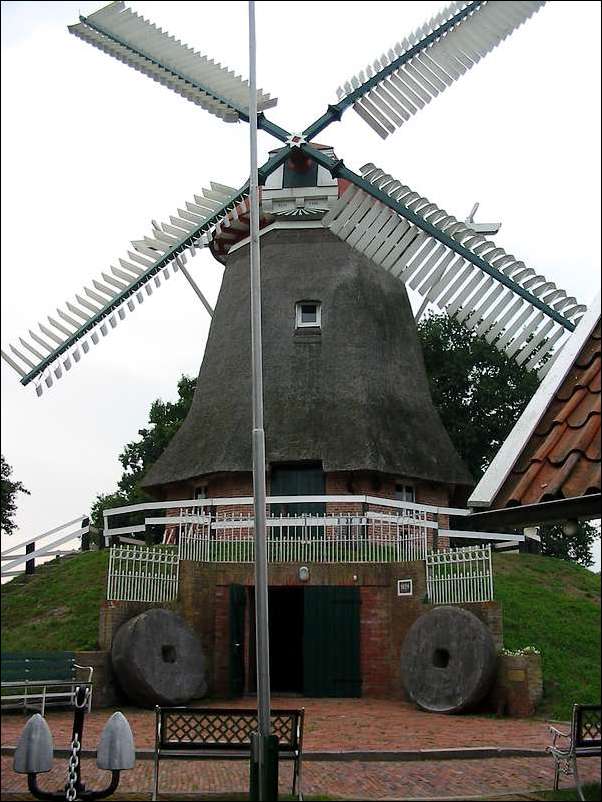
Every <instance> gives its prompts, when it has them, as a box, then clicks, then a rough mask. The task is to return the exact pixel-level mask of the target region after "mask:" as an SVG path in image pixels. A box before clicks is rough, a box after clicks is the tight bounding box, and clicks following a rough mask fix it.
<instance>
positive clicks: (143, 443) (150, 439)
mask: <svg viewBox="0 0 602 802" xmlns="http://www.w3.org/2000/svg"><path fill="white" fill-rule="evenodd" d="M195 387H196V379H191V378H189V377H188V376H182V378H181V379H180V381H179V382H178V399H177V401H175V402H174V403H172V402H171V401H162V400H161V399H160V398H158V399H157V400H156V401H153V404H152V406H151V408H150V412H149V416H148V421H149V425H148V426H147V427H146V428H144V429H139V431H138V434H139V435H140V438H139V439H138V440H134V441H132V442H131V443H127V444H126V445H125V446H124V449H123V451H122V452H121V454H120V455H119V461H120V462H121V465H122V467H123V473H122V475H121V479H120V480H119V482H118V485H117V490H116V491H115V492H114V493H107V494H104V493H101V494H100V495H98V496H97V497H96V501H95V502H94V504H93V506H92V512H91V519H92V524H93V525H94V526H95V527H97V528H98V529H102V527H103V518H102V513H103V510H104V509H107V508H109V507H123V506H126V505H128V504H138V503H141V502H143V501H148V500H149V496H148V495H147V494H146V493H144V491H142V490H141V489H140V487H139V484H140V481H141V479H142V477H143V476H144V474H145V473H146V472H147V471H148V469H149V468H150V467H151V465H153V463H154V462H156V460H157V459H158V458H159V457H160V456H161V454H162V453H163V451H164V450H165V448H166V447H167V445H168V443H169V441H170V440H171V438H172V437H173V436H174V434H175V433H176V432H177V431H178V429H179V428H180V426H181V424H182V422H183V420H184V418H185V417H186V415H187V414H188V410H189V409H190V405H191V404H192V398H193V395H194V388H195ZM125 523H126V522H125V521H124V522H123V524H124V525H125ZM128 523H129V522H128Z"/></svg>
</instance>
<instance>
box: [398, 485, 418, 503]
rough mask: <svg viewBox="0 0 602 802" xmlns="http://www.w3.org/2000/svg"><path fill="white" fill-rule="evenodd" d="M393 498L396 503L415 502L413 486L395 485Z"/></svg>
mask: <svg viewBox="0 0 602 802" xmlns="http://www.w3.org/2000/svg"><path fill="white" fill-rule="evenodd" d="M395 498H396V499H397V500H398V501H416V494H415V492H414V485H403V484H396V485H395Z"/></svg>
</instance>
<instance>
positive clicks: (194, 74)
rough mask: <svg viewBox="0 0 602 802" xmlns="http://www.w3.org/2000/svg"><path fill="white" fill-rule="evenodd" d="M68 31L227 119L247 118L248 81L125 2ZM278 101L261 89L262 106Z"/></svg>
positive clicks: (85, 20)
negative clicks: (127, 5) (196, 50)
mask: <svg viewBox="0 0 602 802" xmlns="http://www.w3.org/2000/svg"><path fill="white" fill-rule="evenodd" d="M69 31H70V32H71V33H72V34H74V35H75V36H78V37H79V38H80V39H83V40H84V41H86V42H89V43H90V44H91V45H94V47H97V48H98V49H99V50H103V51H104V52H105V53H108V54H109V55H110V56H113V57H114V58H116V59H119V61H123V62H124V63H125V64H128V65H129V66H130V67H133V68H134V69H135V70H138V71H139V72H143V73H144V74H145V75H148V77H149V78H152V79H153V80H154V81H158V82H159V83H161V84H164V85H165V86H167V87H169V88H170V89H173V90H174V92H177V93H178V94H180V95H182V96H183V97H185V98H186V99H187V100H190V101H191V102H193V103H196V104H197V105H199V106H202V107H203V108H204V109H206V110H207V111H209V112H210V113H211V114H214V115H216V116H217V117H221V118H222V119H223V120H225V121H226V122H237V121H238V120H239V119H248V112H249V85H248V82H247V81H244V80H243V79H242V78H241V77H240V76H239V75H235V73H234V72H232V70H229V69H227V68H226V67H222V66H221V64H216V63H215V62H214V61H213V59H208V58H207V56H203V55H202V54H201V53H198V52H195V51H194V50H193V49H192V48H190V47H188V46H187V45H185V44H182V42H180V41H179V40H176V38H175V37H174V36H169V34H168V33H166V32H165V31H163V30H161V29H160V28H158V27H157V26H156V25H153V23H151V22H149V21H148V20H146V19H144V18H143V17H141V16H139V15H138V14H135V13H134V12H133V11H131V10H130V9H129V8H126V7H125V3H123V2H116V3H110V4H109V5H108V6H105V7H104V8H101V9H100V10H99V11H97V12H95V13H94V14H90V16H88V17H80V22H79V23H78V24H77V25H71V26H70V27H69ZM276 103H277V100H276V98H271V97H270V96H269V95H268V94H266V93H264V92H263V91H262V90H261V89H260V90H258V92H257V108H258V110H259V111H264V110H265V109H268V108H270V107H271V106H275V105H276Z"/></svg>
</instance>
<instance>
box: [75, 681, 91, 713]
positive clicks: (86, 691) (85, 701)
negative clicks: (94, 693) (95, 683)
mask: <svg viewBox="0 0 602 802" xmlns="http://www.w3.org/2000/svg"><path fill="white" fill-rule="evenodd" d="M79 690H80V689H79V685H78V686H77V687H76V689H75V692H74V693H73V706H74V707H79V708H80V709H81V708H82V707H85V706H86V705H87V704H88V699H89V698H90V688H89V687H87V688H85V689H84V698H83V699H82V701H81V703H79V702H78V701H77V698H78V696H79Z"/></svg>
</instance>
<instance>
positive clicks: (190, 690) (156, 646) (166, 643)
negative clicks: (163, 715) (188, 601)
mask: <svg viewBox="0 0 602 802" xmlns="http://www.w3.org/2000/svg"><path fill="white" fill-rule="evenodd" d="M111 660H112V662H113V669H114V671H115V676H116V678H117V681H118V682H119V684H120V686H121V688H122V689H123V691H124V693H125V694H126V696H127V697H128V698H129V699H130V700H131V701H132V702H135V703H136V704H138V705H141V706H142V707H153V706H154V705H181V704H186V703H187V702H189V701H190V700H191V699H198V698H200V697H201V696H204V695H205V693H206V692H207V683H206V679H205V657H204V654H203V649H202V647H201V642H200V640H199V639H198V637H197V636H196V635H195V633H194V632H193V631H192V629H191V628H190V627H189V626H188V624H187V623H186V622H185V621H184V619H183V618H181V616H179V615H177V614H176V613H173V612H171V611H170V610H162V609H153V610H147V611H146V612H144V613H141V614H140V615H137V616H135V618H131V619H130V620H129V621H126V623H125V624H123V625H122V626H121V627H119V629H118V630H117V633H116V635H115V638H114V639H113V646H112V649H111Z"/></svg>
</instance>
